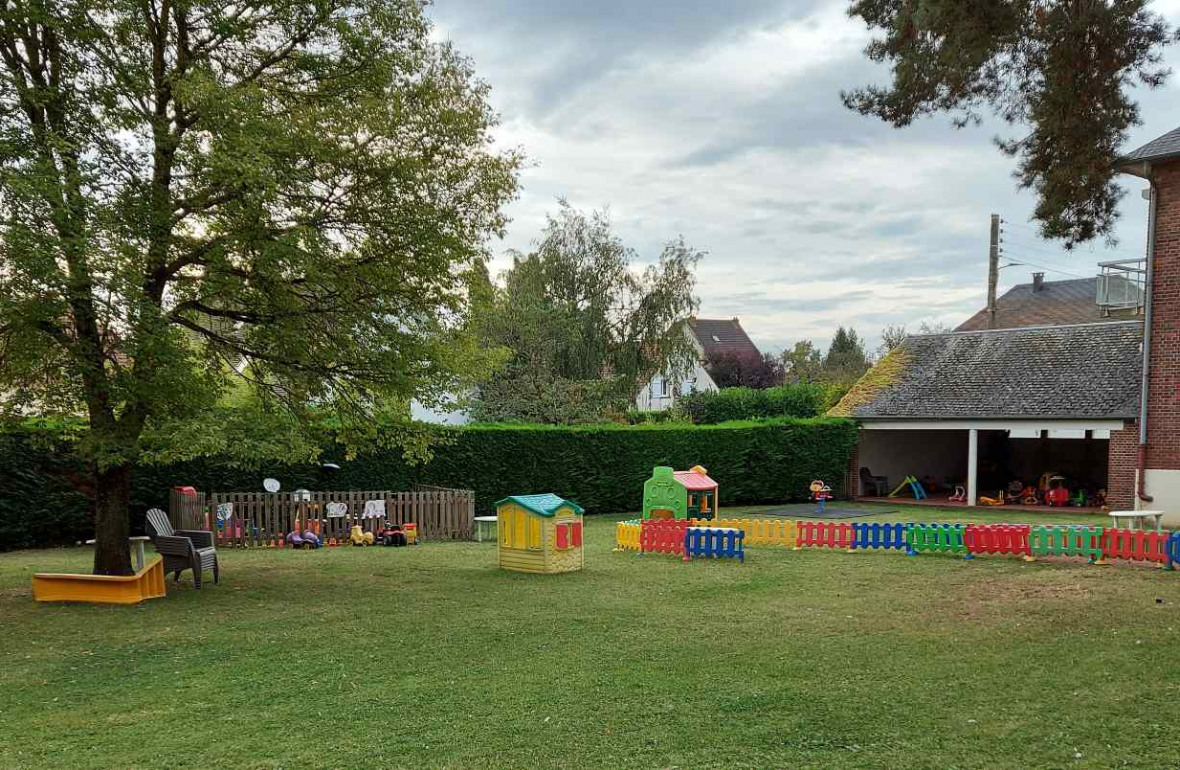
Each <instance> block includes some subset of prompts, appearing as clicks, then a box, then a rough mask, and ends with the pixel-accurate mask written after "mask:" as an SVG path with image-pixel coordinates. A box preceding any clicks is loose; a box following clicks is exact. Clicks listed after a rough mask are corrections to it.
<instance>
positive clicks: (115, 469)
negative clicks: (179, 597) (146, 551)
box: [94, 463, 132, 575]
mask: <svg viewBox="0 0 1180 770" xmlns="http://www.w3.org/2000/svg"><path fill="white" fill-rule="evenodd" d="M94 478H95V482H96V485H95V486H96V491H95V495H94V498H95V500H94V502H95V507H94V538H95V541H96V542H95V544H94V574H96V575H130V574H132V570H131V544H130V543H129V542H128V541H127V537H128V536H129V535H130V534H131V463H124V464H123V465H115V466H112V467H110V468H107V469H106V470H95V473H94Z"/></svg>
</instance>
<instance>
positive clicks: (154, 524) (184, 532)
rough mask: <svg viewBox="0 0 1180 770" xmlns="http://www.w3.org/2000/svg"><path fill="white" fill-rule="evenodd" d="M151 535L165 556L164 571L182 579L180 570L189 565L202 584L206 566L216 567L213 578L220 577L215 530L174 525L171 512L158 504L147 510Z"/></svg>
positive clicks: (196, 581)
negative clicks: (162, 508) (176, 527)
mask: <svg viewBox="0 0 1180 770" xmlns="http://www.w3.org/2000/svg"><path fill="white" fill-rule="evenodd" d="M147 526H148V536H149V537H151V539H152V545H153V546H155V548H156V553H158V554H160V555H161V556H163V557H164V572H165V573H168V572H175V573H176V575H175V580H176V581H177V582H179V581H180V573H181V572H183V571H184V570H186V569H191V570H192V571H193V585H194V586H196V587H197V588H200V587H201V575H202V573H203V572H204V571H205V570H212V571H213V582H214V583H216V582H217V581H218V580H219V579H220V577H221V570H220V568H219V566H218V564H217V549H216V548H215V547H214V545H213V533H212V532H206V531H204V530H200V529H177V530H174V529H172V522H170V521H168V514H166V513H164V512H163V511H161V510H160V509H159V508H152V509H151V510H150V511H148V512H147Z"/></svg>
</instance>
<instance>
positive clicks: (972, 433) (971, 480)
mask: <svg viewBox="0 0 1180 770" xmlns="http://www.w3.org/2000/svg"><path fill="white" fill-rule="evenodd" d="M978 470H979V431H978V430H976V429H975V428H970V429H968V431H967V505H972V506H973V505H975V500H976V499H977V498H978V497H979V495H978V486H977V478H976V477H977V471H978Z"/></svg>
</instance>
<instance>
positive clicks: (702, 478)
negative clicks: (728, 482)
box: [672, 465, 717, 492]
mask: <svg viewBox="0 0 1180 770" xmlns="http://www.w3.org/2000/svg"><path fill="white" fill-rule="evenodd" d="M672 478H674V479H676V480H677V481H679V482H680V483H681V485H682V486H683V487H684V488H685V489H687V490H689V491H691V492H700V491H707V490H710V489H716V488H717V482H716V481H713V479H711V478H709V476H708V475H707V474H706V473H705V469H704V468H701V467H700V466H699V465H698V466H697V467H696V468H693V469H692V470H690V471H675V472H674V473H673V474H672Z"/></svg>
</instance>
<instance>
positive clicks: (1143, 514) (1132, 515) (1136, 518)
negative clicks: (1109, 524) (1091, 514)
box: [1110, 511, 1164, 532]
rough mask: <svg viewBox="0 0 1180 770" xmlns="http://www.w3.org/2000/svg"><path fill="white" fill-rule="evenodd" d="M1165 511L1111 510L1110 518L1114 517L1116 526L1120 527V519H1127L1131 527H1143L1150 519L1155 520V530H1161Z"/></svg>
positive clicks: (1116, 527)
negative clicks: (1161, 521)
mask: <svg viewBox="0 0 1180 770" xmlns="http://www.w3.org/2000/svg"><path fill="white" fill-rule="evenodd" d="M1163 516H1164V512H1163V511H1111V512H1110V518H1112V519H1114V528H1115V529H1118V528H1119V522H1120V521H1126V522H1127V523H1128V525H1129V526H1130V528H1131V529H1142V528H1143V524H1144V522H1146V521H1147V520H1148V519H1154V520H1155V531H1156V532H1159V531H1160V519H1162V518H1163Z"/></svg>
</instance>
